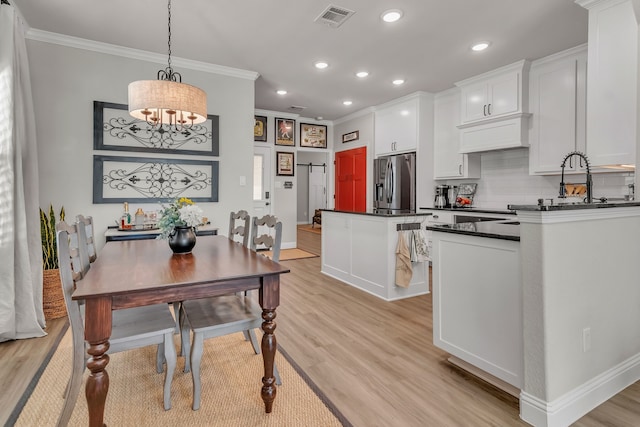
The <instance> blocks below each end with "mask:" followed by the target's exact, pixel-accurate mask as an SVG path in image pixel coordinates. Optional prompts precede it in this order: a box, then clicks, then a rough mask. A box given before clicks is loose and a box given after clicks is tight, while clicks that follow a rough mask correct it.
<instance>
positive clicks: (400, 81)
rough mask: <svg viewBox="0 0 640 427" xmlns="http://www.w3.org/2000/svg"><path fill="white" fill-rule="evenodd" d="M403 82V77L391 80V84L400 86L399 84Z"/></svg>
mask: <svg viewBox="0 0 640 427" xmlns="http://www.w3.org/2000/svg"><path fill="white" fill-rule="evenodd" d="M403 83H404V80H403V79H395V80H394V81H393V84H394V85H396V86H400V85H401V84H403Z"/></svg>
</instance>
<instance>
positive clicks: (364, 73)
mask: <svg viewBox="0 0 640 427" xmlns="http://www.w3.org/2000/svg"><path fill="white" fill-rule="evenodd" d="M368 75H369V73H368V72H367V71H358V72H357V73H356V76H358V77H360V78H361V79H364V78H365V77H367V76H368Z"/></svg>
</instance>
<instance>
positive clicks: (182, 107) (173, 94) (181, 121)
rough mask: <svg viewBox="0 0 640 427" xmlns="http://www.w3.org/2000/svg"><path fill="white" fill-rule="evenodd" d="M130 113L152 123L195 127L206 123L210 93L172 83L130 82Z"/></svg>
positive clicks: (182, 84) (184, 84)
mask: <svg viewBox="0 0 640 427" xmlns="http://www.w3.org/2000/svg"><path fill="white" fill-rule="evenodd" d="M129 114H131V115H132V116H133V117H135V118H136V119H139V120H144V121H146V122H149V123H153V124H158V125H161V124H168V125H174V126H175V125H178V126H180V125H186V126H189V125H194V124H198V123H202V122H204V121H205V120H207V94H206V93H205V92H204V91H203V90H202V89H200V88H197V87H195V86H192V85H189V84H186V83H179V82H175V81H169V80H138V81H135V82H132V83H129Z"/></svg>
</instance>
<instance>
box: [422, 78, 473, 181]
mask: <svg viewBox="0 0 640 427" xmlns="http://www.w3.org/2000/svg"><path fill="white" fill-rule="evenodd" d="M459 123H460V89H459V88H453V89H450V90H447V91H445V92H441V93H439V94H437V95H436V96H435V98H434V121H433V128H434V139H433V176H434V178H435V179H456V178H480V155H479V154H462V153H460V131H459V130H458V128H457V127H456V126H457V125H458V124H459Z"/></svg>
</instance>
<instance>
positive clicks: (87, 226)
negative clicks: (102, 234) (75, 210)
mask: <svg viewBox="0 0 640 427" xmlns="http://www.w3.org/2000/svg"><path fill="white" fill-rule="evenodd" d="M76 222H77V223H79V224H80V225H83V226H84V231H85V233H84V234H85V236H86V237H87V241H86V242H85V244H86V246H87V254H88V256H89V262H90V263H91V262H95V260H96V259H97V258H98V251H97V250H96V243H95V239H94V237H93V235H94V228H93V217H91V216H87V217H85V216H84V215H77V216H76Z"/></svg>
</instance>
